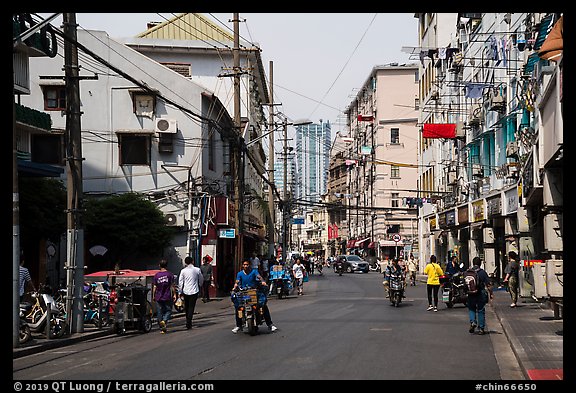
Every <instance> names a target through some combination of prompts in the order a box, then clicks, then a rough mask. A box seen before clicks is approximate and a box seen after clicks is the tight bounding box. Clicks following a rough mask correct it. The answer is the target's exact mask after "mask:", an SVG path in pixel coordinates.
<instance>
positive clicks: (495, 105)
mask: <svg viewBox="0 0 576 393" xmlns="http://www.w3.org/2000/svg"><path fill="white" fill-rule="evenodd" d="M505 106H506V100H505V97H504V95H503V94H501V92H500V89H491V90H490V106H489V108H490V109H491V110H499V109H504V108H505Z"/></svg>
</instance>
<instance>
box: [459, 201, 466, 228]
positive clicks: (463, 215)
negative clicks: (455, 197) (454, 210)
mask: <svg viewBox="0 0 576 393" xmlns="http://www.w3.org/2000/svg"><path fill="white" fill-rule="evenodd" d="M458 224H459V225H462V224H468V205H465V206H460V207H459V208H458Z"/></svg>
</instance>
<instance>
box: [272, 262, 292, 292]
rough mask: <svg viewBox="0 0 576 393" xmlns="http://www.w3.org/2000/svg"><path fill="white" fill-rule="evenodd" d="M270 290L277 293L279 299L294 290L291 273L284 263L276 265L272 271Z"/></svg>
mask: <svg viewBox="0 0 576 393" xmlns="http://www.w3.org/2000/svg"><path fill="white" fill-rule="evenodd" d="M269 278H270V291H269V294H270V295H272V294H275V295H276V296H278V299H282V298H283V297H286V296H288V295H290V291H292V288H293V286H292V279H291V277H290V273H289V272H288V271H287V270H286V269H285V268H284V266H282V265H274V266H273V267H272V271H271V272H270V277H269Z"/></svg>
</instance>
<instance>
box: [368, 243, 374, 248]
mask: <svg viewBox="0 0 576 393" xmlns="http://www.w3.org/2000/svg"><path fill="white" fill-rule="evenodd" d="M368 248H376V242H370V244H368Z"/></svg>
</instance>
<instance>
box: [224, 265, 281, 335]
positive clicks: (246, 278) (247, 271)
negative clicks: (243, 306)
mask: <svg viewBox="0 0 576 393" xmlns="http://www.w3.org/2000/svg"><path fill="white" fill-rule="evenodd" d="M266 286H267V285H266V282H265V281H264V280H263V279H262V276H260V273H258V270H257V269H252V267H251V263H250V261H249V260H245V261H244V262H242V270H240V271H239V272H238V274H237V275H236V282H235V283H234V288H232V290H233V291H238V290H239V289H240V288H243V289H246V288H256V289H260V288H261V287H264V289H265V287H266ZM266 294H267V291H266V290H264V291H260V290H258V303H259V304H260V307H262V312H263V314H264V320H265V321H266V325H267V326H268V330H270V331H271V332H273V331H275V330H276V329H278V328H277V327H276V326H274V325H273V324H272V318H271V316H270V310H269V309H268V305H267V304H266V301H267V298H266ZM234 309H235V312H234V316H235V318H236V327H235V328H234V329H232V333H234V334H236V333H238V331H241V330H242V320H241V319H240V318H239V317H238V308H237V307H236V305H234Z"/></svg>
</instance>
